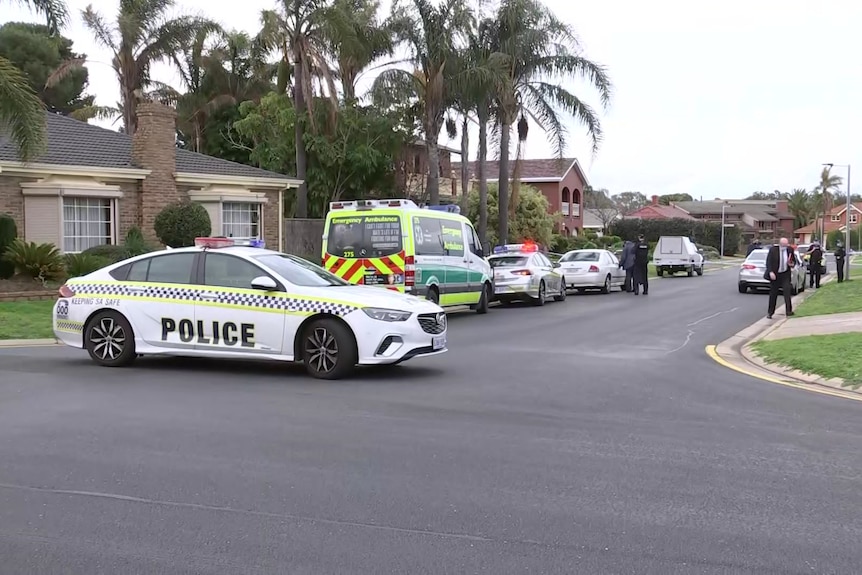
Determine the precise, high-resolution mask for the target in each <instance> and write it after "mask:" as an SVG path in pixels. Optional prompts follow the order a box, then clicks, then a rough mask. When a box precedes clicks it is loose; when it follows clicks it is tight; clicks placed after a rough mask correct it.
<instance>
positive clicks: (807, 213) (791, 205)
mask: <svg viewBox="0 0 862 575" xmlns="http://www.w3.org/2000/svg"><path fill="white" fill-rule="evenodd" d="M787 209H788V210H789V211H790V213H791V214H793V218H794V222H793V225H795V226H796V228H797V229H798V228H802V227H805V226H807V225H808V223H809V222H810V221H811V195H810V194H809V193H808V192H807V191H806V190H804V189H802V188H795V189H794V190H793V191H792V192H790V195H788V196H787Z"/></svg>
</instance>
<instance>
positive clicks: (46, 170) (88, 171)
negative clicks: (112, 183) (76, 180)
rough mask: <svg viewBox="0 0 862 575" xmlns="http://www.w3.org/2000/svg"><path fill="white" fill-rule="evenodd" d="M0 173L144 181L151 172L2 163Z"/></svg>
mask: <svg viewBox="0 0 862 575" xmlns="http://www.w3.org/2000/svg"><path fill="white" fill-rule="evenodd" d="M0 173H2V174H6V175H14V174H20V175H27V176H29V175H33V176H77V177H89V178H101V179H111V180H143V179H145V178H146V177H147V176H149V175H150V170H141V169H138V168H102V167H97V166H64V165H60V164H38V163H36V164H25V163H23V162H0Z"/></svg>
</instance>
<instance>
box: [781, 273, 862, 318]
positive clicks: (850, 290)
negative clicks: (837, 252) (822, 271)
mask: <svg viewBox="0 0 862 575" xmlns="http://www.w3.org/2000/svg"><path fill="white" fill-rule="evenodd" d="M854 311H862V279H850V280H847V281H844V282H841V283H838V282H837V281H831V282H829V283H828V284H826V285H824V286H822V287H821V288H820V289H819V290H817V291H816V292H815V293H814V294H813V295H812V296H810V297H809V298H807V299H806V300H805V301H803V302H802V303H801V304H799V307H798V308H797V309H796V317H808V316H812V315H824V314H830V313H848V312H854ZM791 321H792V318H791Z"/></svg>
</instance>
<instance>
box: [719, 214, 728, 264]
mask: <svg viewBox="0 0 862 575" xmlns="http://www.w3.org/2000/svg"><path fill="white" fill-rule="evenodd" d="M725 208H727V203H723V204H721V252H720V253H721V259H724V210H725Z"/></svg>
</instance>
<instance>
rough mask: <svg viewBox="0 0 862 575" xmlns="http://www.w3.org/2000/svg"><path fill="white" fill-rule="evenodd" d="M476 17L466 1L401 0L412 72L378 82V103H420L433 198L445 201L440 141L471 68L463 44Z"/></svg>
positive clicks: (400, 25) (398, 12)
mask: <svg viewBox="0 0 862 575" xmlns="http://www.w3.org/2000/svg"><path fill="white" fill-rule="evenodd" d="M471 22H472V16H471V13H470V9H469V7H468V5H467V4H466V3H465V2H464V0H443V2H442V3H440V4H435V3H433V2H432V1H431V0H401V1H399V0H396V2H395V4H393V29H394V30H395V33H396V38H397V39H398V40H399V42H400V43H403V44H405V45H406V47H407V49H408V50H409V51H410V63H411V64H412V66H413V69H412V70H403V69H398V68H391V69H388V70H386V71H384V72H383V73H381V74H380V75H379V76H378V77H377V78H376V79H375V81H374V86H373V88H372V93H373V96H374V100H375V102H376V103H378V104H381V105H387V104H392V103H393V102H394V101H398V100H402V99H407V98H409V99H410V100H413V101H416V102H418V104H419V108H420V110H421V117H422V132H423V135H424V137H425V149H426V151H427V154H428V184H427V190H428V198H429V202H430V203H431V204H432V205H436V204H438V203H439V201H440V150H439V146H438V143H437V140H438V139H439V138H440V132H441V130H442V129H443V125H444V121H445V117H446V111H447V110H448V109H449V108H450V106H451V105H452V103H453V99H454V95H455V94H457V93H459V92H460V91H461V86H462V85H463V84H465V83H466V82H467V81H468V79H469V77H470V74H471V72H476V70H465V69H458V66H457V61H458V51H457V46H458V44H457V42H458V40H459V39H460V38H462V37H463V35H464V31H465V30H466V29H468V28H469V26H470V23H471Z"/></svg>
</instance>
